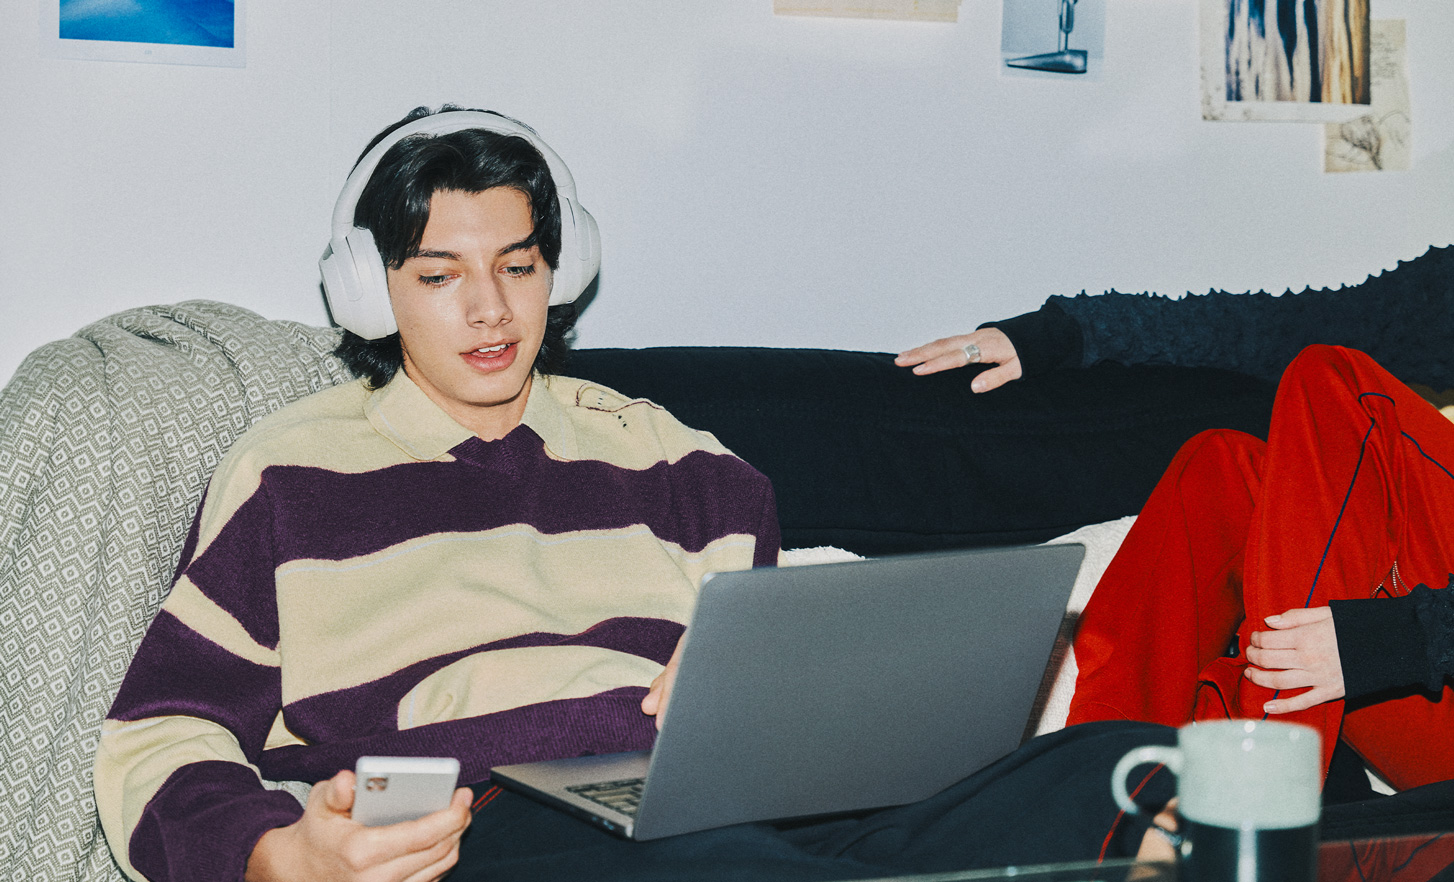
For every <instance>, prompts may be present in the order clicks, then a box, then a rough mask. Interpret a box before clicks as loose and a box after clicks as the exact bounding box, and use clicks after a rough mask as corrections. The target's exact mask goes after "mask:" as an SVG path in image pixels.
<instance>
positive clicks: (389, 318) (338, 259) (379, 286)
mask: <svg viewBox="0 0 1454 882" xmlns="http://www.w3.org/2000/svg"><path fill="white" fill-rule="evenodd" d="M318 266H319V269H320V270H321V271H322V273H323V293H324V295H325V296H326V297H327V298H328V309H329V311H330V312H332V313H333V320H334V321H335V322H337V323H338V324H339V325H340V326H342V327H345V328H348V329H349V330H350V331H353V332H354V333H355V334H357V335H359V336H360V337H363V338H364V339H365V340H377V339H379V338H380V337H387V336H389V335H390V334H392V333H394V332H395V331H397V330H399V326H398V324H396V323H395V321H394V308H393V305H392V304H391V303H390V302H389V277H388V274H387V273H386V272H385V271H384V261H383V258H381V257H380V256H379V249H378V246H377V245H376V244H375V243H374V234H373V233H372V232H370V231H368V230H365V229H363V228H361V227H353V228H351V229H350V230H349V231H348V233H347V235H345V236H344V237H343V238H342V239H334V240H333V241H332V242H330V243H329V245H328V250H327V251H325V252H324V253H323V258H322V259H321V260H319V262H318Z"/></svg>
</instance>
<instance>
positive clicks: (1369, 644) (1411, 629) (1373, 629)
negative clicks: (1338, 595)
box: [1329, 577, 1454, 699]
mask: <svg viewBox="0 0 1454 882" xmlns="http://www.w3.org/2000/svg"><path fill="white" fill-rule="evenodd" d="M1451 584H1454V577H1451ZM1329 606H1330V608H1331V609H1332V611H1333V627H1334V630H1335V632H1336V634H1337V637H1338V658H1339V662H1340V663H1341V665H1342V668H1343V688H1344V691H1345V693H1346V697H1347V698H1349V699H1357V698H1364V697H1367V696H1370V695H1374V694H1376V693H1379V692H1382V691H1384V690H1387V689H1397V688H1400V687H1407V686H1422V687H1423V688H1424V689H1427V690H1429V691H1431V692H1437V691H1438V690H1439V689H1441V688H1442V687H1443V684H1444V681H1445V679H1446V678H1449V677H1454V591H1451V590H1449V589H1448V588H1445V589H1443V590H1438V591H1435V590H1431V589H1429V588H1428V587H1427V586H1425V585H1415V586H1414V588H1413V590H1412V591H1410V592H1409V593H1408V594H1406V595H1404V596H1403V597H1392V598H1378V599H1372V600H1334V601H1332V602H1331V603H1330V604H1329Z"/></svg>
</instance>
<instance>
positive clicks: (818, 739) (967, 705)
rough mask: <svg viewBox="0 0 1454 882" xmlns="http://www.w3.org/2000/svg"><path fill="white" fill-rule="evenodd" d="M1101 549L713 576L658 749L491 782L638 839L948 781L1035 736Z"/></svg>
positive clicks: (882, 798)
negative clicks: (1088, 553)
mask: <svg viewBox="0 0 1454 882" xmlns="http://www.w3.org/2000/svg"><path fill="white" fill-rule="evenodd" d="M1084 554H1085V548H1084V547H1083V546H1080V545H1038V546H1033V547H1027V548H1009V549H994V550H977V551H955V552H940V553H934V554H925V555H912V556H904V557H888V558H879V559H875V560H868V561H861V562H854V563H842V564H826V565H821V566H806V567H784V568H780V569H773V568H765V569H756V570H745V571H742V572H734V573H720V574H716V575H713V576H709V577H708V578H707V579H706V580H705V581H704V582H703V584H702V591H701V595H700V597H699V599H698V601H697V608H696V612H695V614H694V616H693V618H692V624H691V627H690V628H688V629H687V643H686V646H685V648H684V649H683V651H682V660H681V667H680V669H679V670H678V674H677V681H676V685H675V688H674V689H673V692H672V699H671V704H670V705H669V707H668V709H667V714H666V716H665V718H664V719H663V720H662V726H661V732H660V734H659V736H658V738H657V741H656V746H655V748H654V749H652V750H651V751H642V752H639V753H623V754H612V755H606V756H589V757H580V758H576V759H564V760H552V761H548V762H535V763H522V764H519V765H512V766H500V767H497V768H495V769H493V770H492V771H491V777H492V780H493V781H494V782H495V783H497V784H499V785H501V786H502V787H507V788H509V789H511V790H517V791H519V792H521V793H524V794H526V795H529V796H531V797H534V798H536V799H540V800H542V801H545V802H547V803H549V804H551V805H554V806H556V807H558V808H561V809H564V810H565V811H568V812H570V813H572V814H575V815H578V816H580V817H582V818H584V819H586V820H588V821H591V822H592V823H595V824H598V825H600V826H601V827H604V828H605V829H606V830H609V831H610V832H612V833H615V834H617V835H619V836H622V837H625V838H629V839H657V838H660V837H663V836H673V835H676V834H678V833H690V832H692V831H696V830H705V829H708V828H712V827H723V826H727V825H729V824H739V823H744V822H748V821H766V820H782V819H788V818H797V817H804V816H810V815H822V814H833V813H841V812H851V811H857V810H860V809H869V808H878V807H882V806H889V805H901V804H905V803H910V802H916V801H918V800H920V799H924V798H926V797H929V796H932V795H934V794H935V793H938V792H939V791H941V790H943V789H944V788H945V787H948V786H949V785H951V784H954V783H956V782H958V781H960V780H962V779H964V778H965V777H967V776H969V775H970V774H972V773H974V772H975V771H978V770H979V769H981V768H983V767H984V766H987V765H989V764H990V763H992V762H994V761H995V760H997V759H999V758H1000V757H1002V756H1004V755H1005V754H1007V753H1009V752H1010V751H1012V750H1014V749H1015V748H1016V747H1017V746H1018V745H1019V744H1020V741H1021V739H1022V736H1023V734H1024V732H1025V729H1026V722H1027V720H1028V718H1029V715H1030V712H1031V707H1032V705H1033V703H1034V701H1035V694H1036V691H1037V689H1038V687H1039V685H1040V681H1041V678H1042V676H1043V675H1044V673H1045V667H1046V662H1047V661H1048V659H1049V658H1050V651H1051V648H1052V646H1053V644H1054V641H1055V635H1056V632H1057V631H1058V629H1059V628H1060V624H1061V620H1062V618H1063V616H1064V614H1065V607H1066V603H1067V601H1068V600H1069V597H1070V590H1071V587H1072V586H1073V585H1074V583H1075V576H1076V573H1077V572H1078V571H1079V569H1080V562H1081V558H1082V557H1083V556H1084Z"/></svg>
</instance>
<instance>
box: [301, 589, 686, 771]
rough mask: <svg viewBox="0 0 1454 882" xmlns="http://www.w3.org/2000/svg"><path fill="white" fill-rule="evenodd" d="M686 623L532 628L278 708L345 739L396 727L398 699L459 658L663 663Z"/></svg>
mask: <svg viewBox="0 0 1454 882" xmlns="http://www.w3.org/2000/svg"><path fill="white" fill-rule="evenodd" d="M684 630H685V629H684V628H683V627H682V626H681V625H680V624H678V623H676V622H672V621H668V620H666V619H646V618H629V617H621V618H614V619H607V620H606V621H604V622H601V623H599V624H597V625H593V626H592V627H590V628H587V629H586V630H584V631H582V632H581V633H579V634H550V633H545V632H536V633H533V634H523V635H521V636H518V637H509V638H506V639H504V640H496V641H494V642H492V643H485V644H482V645H480V646H472V647H470V648H468V649H462V650H459V651H458V652H451V653H447V654H445V655H440V656H436V657H434V658H429V659H425V660H423V661H420V662H415V663H414V664H412V665H409V666H408V667H406V668H404V669H402V670H400V671H397V672H395V673H393V674H390V675H388V676H386V677H382V678H380V679H378V680H374V681H371V682H369V683H364V684H362V685H359V686H354V687H351V688H348V689H339V690H335V691H333V692H325V693H323V694H321V695H314V696H310V697H308V698H305V699H302V700H301V701H295V702H293V703H291V704H289V705H288V706H287V707H286V708H285V709H284V711H283V713H284V718H285V719H286V721H287V723H288V730H289V731H291V732H293V733H295V734H297V735H298V736H299V737H301V738H303V739H304V740H305V741H310V742H314V743H325V742H339V741H348V740H351V739H357V738H362V737H370V736H375V735H383V734H386V733H389V732H396V731H398V717H399V702H400V701H401V700H403V698H404V696H405V695H406V694H408V692H409V690H411V689H413V688H414V687H415V686H417V685H418V684H419V682H420V681H421V680H424V679H425V678H426V677H428V676H430V675H431V674H433V673H435V672H436V671H439V670H441V669H443V668H445V667H447V666H449V665H452V664H454V663H455V662H457V661H459V660H460V659H462V658H465V657H467V656H471V655H475V654H478V653H481V652H489V651H492V650H498V649H517V648H521V647H534V646H599V647H601V648H604V649H614V650H616V651H618V652H625V653H630V654H631V655H635V656H640V657H641V658H647V659H651V660H652V661H654V662H656V663H657V664H662V665H664V664H666V663H667V661H668V660H669V659H670V658H671V654H672V651H673V650H674V649H675V648H676V645H677V641H678V640H680V639H681V636H682V632H683V631H684Z"/></svg>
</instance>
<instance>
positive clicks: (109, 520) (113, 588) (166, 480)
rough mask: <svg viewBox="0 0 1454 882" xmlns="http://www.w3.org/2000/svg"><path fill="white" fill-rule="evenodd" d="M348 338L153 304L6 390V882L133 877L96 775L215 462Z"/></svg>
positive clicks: (2, 615)
mask: <svg viewBox="0 0 1454 882" xmlns="http://www.w3.org/2000/svg"><path fill="white" fill-rule="evenodd" d="M338 337H339V332H338V331H337V330H336V329H331V328H316V327H310V326H307V325H302V324H298V323H296V322H287V321H272V320H268V319H264V318H262V317H261V316H258V315H256V314H255V313H252V312H249V311H247V310H245V309H241V308H239V307H236V306H229V305H226V304H221V303H212V302H207V301H189V302H186V303H180V304H177V305H175V306H154V307H145V308H141V309H133V310H128V311H126V312H123V313H120V314H117V315H114V316H111V317H110V318H106V319H103V320H101V321H99V322H96V323H95V324H92V325H89V326H87V327H86V328H84V329H82V330H81V331H80V332H78V333H77V334H76V335H75V336H74V337H70V338H68V339H65V340H58V341H56V342H53V343H49V344H47V345H45V346H42V347H41V348H40V349H38V350H36V351H35V352H34V353H32V354H31V355H30V356H29V357H28V358H27V359H26V360H25V361H24V363H22V364H21V366H20V368H19V370H18V371H17V372H16V374H15V376H14V378H13V379H11V381H10V383H9V384H8V385H6V387H5V389H4V390H3V392H0V769H3V770H4V777H3V781H0V880H3V882H102V880H106V882H112V880H117V882H119V880H122V879H123V877H122V875H121V872H120V870H119V869H118V868H117V867H116V865H115V863H114V862H113V861H112V859H111V853H110V850H109V849H108V848H107V846H106V842H105V839H104V838H103V837H102V835H101V829H100V826H99V824H98V822H97V819H96V803H95V797H94V795H93V793H92V787H91V769H92V765H93V763H94V760H95V753H96V742H97V736H98V733H99V731H100V727H101V721H102V720H103V719H104V718H105V716H106V712H107V710H108V709H109V708H110V706H111V702H112V699H113V698H114V697H115V695H116V690H117V688H118V686H119V685H120V682H121V678H122V675H123V674H124V673H125V672H126V667H127V665H128V664H129V663H130V661H131V657H132V655H133V654H134V653H135V651H136V647H137V645H138V643H140V641H141V637H142V634H143V632H144V631H145V630H146V627H147V625H148V624H150V622H151V620H152V617H153V616H154V615H155V614H156V611H157V607H158V606H159V605H160V604H161V601H162V599H163V597H165V596H166V593H167V591H168V589H169V588H170V586H171V582H172V577H173V571H174V570H175V568H176V565H177V558H178V556H179V554H180V553H181V544H182V540H183V539H184V538H185V534H186V532H187V528H188V526H189V525H190V523H191V519H192V516H193V514H194V513H195V512H196V509H197V505H198V503H199V501H200V500H201V498H202V493H203V491H204V489H205V488H206V483H207V480H208V478H209V477H211V474H212V471H213V469H215V468H216V466H217V463H218V462H219V461H220V460H221V458H222V455H223V453H225V452H226V451H227V449H228V447H229V446H231V444H232V443H233V442H234V441H235V440H237V438H238V437H239V436H240V435H241V434H242V433H243V432H245V431H246V430H247V429H248V427H249V426H251V425H252V424H253V423H255V422H256V421H257V420H258V419H259V418H261V417H263V416H265V415H267V414H269V413H271V412H272V411H274V410H277V409H278V408H280V407H282V406H283V405H284V404H287V403H288V402H290V401H292V400H294V399H296V398H301V397H302V396H304V395H308V394H310V393H312V392H316V391H318V390H320V389H323V388H326V387H328V386H333V385H337V384H339V383H343V382H346V381H348V380H349V379H350V377H349V376H348V373H347V371H346V370H345V369H344V367H343V365H342V364H341V363H340V362H339V361H338V360H337V359H336V358H334V357H333V355H332V354H331V353H332V350H333V348H334V346H336V345H337V343H338ZM290 789H292V788H290Z"/></svg>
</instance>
